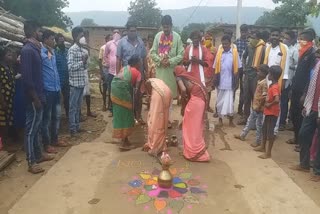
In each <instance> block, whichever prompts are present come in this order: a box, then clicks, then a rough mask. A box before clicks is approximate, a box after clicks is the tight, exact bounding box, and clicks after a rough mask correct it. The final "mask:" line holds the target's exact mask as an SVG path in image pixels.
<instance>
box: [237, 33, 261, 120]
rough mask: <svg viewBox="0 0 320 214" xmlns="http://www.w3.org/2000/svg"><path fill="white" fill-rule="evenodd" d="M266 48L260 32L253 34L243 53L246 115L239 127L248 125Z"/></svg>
mask: <svg viewBox="0 0 320 214" xmlns="http://www.w3.org/2000/svg"><path fill="white" fill-rule="evenodd" d="M265 47H266V43H265V42H264V41H263V40H262V36H261V33H260V32H258V31H256V32H252V34H251V39H250V42H249V45H248V46H247V48H246V50H245V52H244V53H243V58H242V64H243V72H244V84H243V94H245V96H244V112H243V113H244V115H243V119H242V120H241V121H239V123H238V125H242V124H244V123H246V122H247V120H248V118H249V116H250V111H251V103H252V101H253V97H254V93H255V91H256V87H257V82H258V75H257V74H258V70H257V69H258V67H259V66H260V65H261V64H263V61H264V55H265Z"/></svg>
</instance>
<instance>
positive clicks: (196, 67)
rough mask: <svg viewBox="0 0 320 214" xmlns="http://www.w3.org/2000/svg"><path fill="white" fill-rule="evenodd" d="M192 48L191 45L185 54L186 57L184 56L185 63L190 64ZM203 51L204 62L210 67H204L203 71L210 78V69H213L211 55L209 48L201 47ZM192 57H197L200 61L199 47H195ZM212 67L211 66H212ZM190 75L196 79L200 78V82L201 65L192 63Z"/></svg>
mask: <svg viewBox="0 0 320 214" xmlns="http://www.w3.org/2000/svg"><path fill="white" fill-rule="evenodd" d="M190 48H191V46H190V45H189V46H188V47H187V48H186V50H185V52H184V56H183V62H188V61H189V52H190ZM201 49H202V61H203V62H205V63H207V65H208V67H204V68H203V71H204V75H205V76H208V72H210V69H209V68H212V65H213V63H212V65H211V63H210V58H209V57H210V53H209V52H208V50H207V48H206V47H204V46H201ZM191 55H192V56H195V57H196V58H197V59H199V47H197V48H196V47H193V53H192V54H191ZM210 65H211V66H210ZM190 74H192V75H193V76H194V77H196V78H198V79H199V80H200V71H199V64H196V63H192V64H191V72H190Z"/></svg>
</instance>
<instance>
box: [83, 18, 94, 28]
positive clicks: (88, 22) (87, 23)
mask: <svg viewBox="0 0 320 214" xmlns="http://www.w3.org/2000/svg"><path fill="white" fill-rule="evenodd" d="M80 25H81V26H86V27H88V26H97V24H96V23H95V22H94V20H93V19H89V18H84V19H82V21H81V24H80Z"/></svg>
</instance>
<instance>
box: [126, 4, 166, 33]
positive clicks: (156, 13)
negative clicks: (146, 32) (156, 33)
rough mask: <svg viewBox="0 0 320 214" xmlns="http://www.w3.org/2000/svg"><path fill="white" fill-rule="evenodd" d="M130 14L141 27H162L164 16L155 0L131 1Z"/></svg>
mask: <svg viewBox="0 0 320 214" xmlns="http://www.w3.org/2000/svg"><path fill="white" fill-rule="evenodd" d="M128 12H129V14H130V18H129V19H131V20H134V21H136V22H137V24H138V26H139V27H160V24H161V18H162V15H161V10H160V8H158V7H157V3H156V1H155V0H134V1H131V2H130V6H129V8H128Z"/></svg>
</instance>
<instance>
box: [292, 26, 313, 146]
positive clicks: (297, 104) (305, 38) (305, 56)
mask: <svg viewBox="0 0 320 214" xmlns="http://www.w3.org/2000/svg"><path fill="white" fill-rule="evenodd" d="M314 38H315V34H314V30H313V29H307V30H304V31H303V32H302V33H301V34H300V36H299V45H300V49H299V60H298V66H297V70H296V72H295V75H294V77H293V79H292V97H291V108H290V111H291V112H290V113H291V119H292V123H293V129H294V139H292V140H289V141H288V143H290V144H297V143H298V142H297V139H298V136H299V131H300V128H301V124H302V120H303V116H302V114H301V113H302V110H303V100H304V96H303V95H304V92H306V90H307V87H308V84H309V82H310V72H311V70H312V68H313V67H314V66H315V63H316V56H315V49H314V47H313V42H312V41H313V40H314ZM296 151H299V146H297V148H296Z"/></svg>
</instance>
